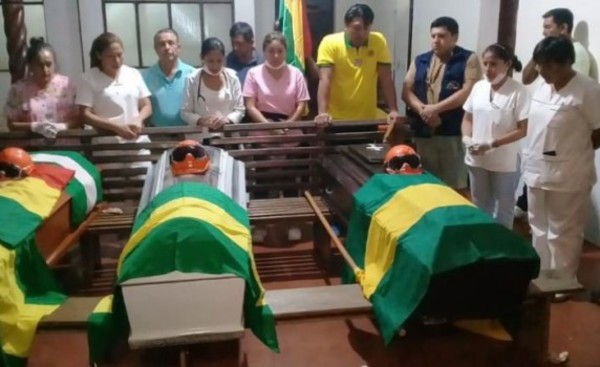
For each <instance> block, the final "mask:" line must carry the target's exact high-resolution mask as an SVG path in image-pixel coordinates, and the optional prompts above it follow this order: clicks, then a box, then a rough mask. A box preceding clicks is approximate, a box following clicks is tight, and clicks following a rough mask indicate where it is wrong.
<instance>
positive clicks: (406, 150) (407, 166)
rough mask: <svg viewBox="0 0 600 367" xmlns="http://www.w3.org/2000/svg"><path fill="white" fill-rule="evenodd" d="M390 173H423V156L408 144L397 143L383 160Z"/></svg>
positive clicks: (386, 169)
mask: <svg viewBox="0 0 600 367" xmlns="http://www.w3.org/2000/svg"><path fill="white" fill-rule="evenodd" d="M383 164H384V168H385V171H386V172H387V173H390V174H404V175H417V174H421V173H423V167H422V166H421V157H419V155H418V154H417V152H415V150H414V149H413V148H411V147H409V146H408V145H404V144H401V145H396V146H393V147H392V149H390V150H389V152H387V154H386V155H385V160H384V162H383Z"/></svg>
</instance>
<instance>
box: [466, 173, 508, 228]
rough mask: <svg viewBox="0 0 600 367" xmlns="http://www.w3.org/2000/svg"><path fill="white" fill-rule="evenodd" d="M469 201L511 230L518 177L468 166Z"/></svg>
mask: <svg viewBox="0 0 600 367" xmlns="http://www.w3.org/2000/svg"><path fill="white" fill-rule="evenodd" d="M468 169H469V179H470V183H471V200H473V203H474V204H475V205H477V207H478V208H479V209H481V210H483V211H484V212H486V213H488V214H489V215H491V216H492V217H494V219H495V220H496V222H498V223H500V224H502V225H503V226H505V227H506V228H508V229H512V227H513V221H514V217H515V214H514V213H515V201H516V199H515V192H516V191H517V183H518V181H519V175H518V173H517V172H516V171H515V172H495V171H489V170H487V169H484V168H479V167H472V166H468Z"/></svg>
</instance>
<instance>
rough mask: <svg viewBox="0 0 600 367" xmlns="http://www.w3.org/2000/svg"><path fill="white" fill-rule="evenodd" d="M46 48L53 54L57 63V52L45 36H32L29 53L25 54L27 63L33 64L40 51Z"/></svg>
mask: <svg viewBox="0 0 600 367" xmlns="http://www.w3.org/2000/svg"><path fill="white" fill-rule="evenodd" d="M44 50H45V51H48V52H50V53H51V54H52V58H53V59H54V62H55V63H56V54H55V53H54V49H53V48H52V46H51V45H50V44H49V43H47V42H46V41H45V40H44V37H32V38H31V39H29V48H27V53H26V54H25V60H26V61H27V64H29V65H30V64H33V62H34V61H36V59H37V57H38V55H39V54H40V51H44Z"/></svg>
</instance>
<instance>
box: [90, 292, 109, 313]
mask: <svg viewBox="0 0 600 367" xmlns="http://www.w3.org/2000/svg"><path fill="white" fill-rule="evenodd" d="M112 303H113V295H112V294H111V295H108V296H106V297H102V299H101V300H100V302H98V304H97V305H96V307H95V308H94V311H92V313H110V312H112Z"/></svg>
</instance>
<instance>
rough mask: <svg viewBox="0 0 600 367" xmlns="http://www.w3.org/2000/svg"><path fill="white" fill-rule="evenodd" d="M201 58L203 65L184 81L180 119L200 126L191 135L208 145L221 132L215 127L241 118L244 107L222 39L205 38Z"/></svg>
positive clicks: (235, 121) (235, 76)
mask: <svg viewBox="0 0 600 367" xmlns="http://www.w3.org/2000/svg"><path fill="white" fill-rule="evenodd" d="M200 58H201V59H202V64H203V67H202V68H201V69H199V70H197V71H195V72H194V73H192V74H191V75H190V76H188V77H187V79H186V81H185V91H184V93H183V101H182V104H181V118H182V119H183V120H184V121H185V122H187V123H188V124H189V125H192V126H196V125H197V126H202V127H203V129H202V133H201V134H194V135H193V136H191V138H194V139H195V140H198V141H201V142H202V143H203V144H208V145H209V144H210V139H211V138H214V137H218V136H221V135H222V134H221V133H218V132H216V131H215V130H219V129H221V128H222V127H223V126H224V125H226V124H238V123H239V122H240V121H241V120H242V117H244V111H245V108H244V100H243V98H242V87H241V85H240V81H239V79H238V77H237V75H236V72H235V71H234V70H233V69H228V68H225V67H224V63H225V46H224V45H223V42H221V40H219V39H218V38H215V37H210V38H207V39H206V40H204V42H202V47H201V50H200Z"/></svg>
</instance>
